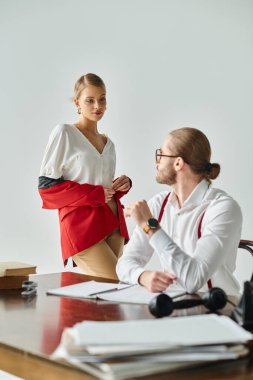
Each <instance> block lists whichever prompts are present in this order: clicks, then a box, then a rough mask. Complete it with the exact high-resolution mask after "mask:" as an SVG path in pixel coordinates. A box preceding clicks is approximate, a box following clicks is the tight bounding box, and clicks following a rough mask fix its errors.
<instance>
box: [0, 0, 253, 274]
mask: <svg viewBox="0 0 253 380" xmlns="http://www.w3.org/2000/svg"><path fill="white" fill-rule="evenodd" d="M252 16H253V1H251V0H248V1H247V0H97V1H94V2H91V1H87V0H43V1H37V0H0V46H1V59H0V83H1V86H0V106H1V135H0V136H1V137H0V162H1V187H0V192H1V193H0V194H1V207H0V210H1V219H0V259H1V260H3V261H5V260H22V261H26V262H31V263H35V264H37V266H38V272H39V273H42V272H52V271H59V270H62V268H63V266H62V262H61V253H60V243H59V228H58V219H57V212H54V211H48V210H42V209H41V200H40V198H39V195H38V193H37V177H38V173H39V167H40V163H41V159H42V155H43V151H44V148H45V145H46V143H47V139H48V136H49V133H50V131H51V129H52V128H53V127H54V126H55V125H56V124H58V123H60V122H73V121H75V120H76V119H77V118H76V113H75V107H73V105H72V104H71V102H70V100H69V98H70V97H71V96H72V88H73V85H74V82H75V81H76V79H77V78H78V77H79V76H80V75H82V74H84V73H87V72H95V73H97V74H98V75H100V76H101V77H102V78H103V79H104V80H105V83H106V85H107V91H108V110H107V114H106V116H105V117H104V119H103V120H102V121H101V124H100V130H101V131H103V132H106V133H108V134H109V135H110V137H111V138H112V139H113V140H114V142H115V144H116V148H117V155H118V163H117V174H128V175H129V176H130V177H131V178H132V179H133V184H134V186H133V189H132V192H131V193H130V194H129V195H128V196H127V198H125V202H126V203H128V202H131V201H134V200H136V199H138V198H143V197H144V198H149V197H151V196H152V195H153V194H154V193H155V192H157V191H158V190H160V189H163V188H164V187H163V188H162V187H161V185H158V184H156V183H155V180H154V175H155V165H154V151H155V149H156V148H157V147H159V146H160V145H161V143H162V141H163V139H164V137H165V136H166V135H167V134H168V133H169V131H170V130H171V129H174V128H177V127H181V126H193V127H196V128H199V129H202V130H203V131H204V132H205V133H206V134H207V136H208V137H209V139H210V142H211V145H212V147H213V161H218V162H219V163H220V164H221V167H222V172H221V175H220V178H219V179H218V180H216V181H215V186H217V187H222V188H223V189H225V190H226V191H227V192H228V193H230V194H231V195H232V196H233V197H234V198H235V199H237V201H238V202H239V203H240V205H241V207H242V211H243V215H244V225H243V235H242V236H243V237H244V238H248V239H253V231H252V224H253V223H252V222H253V206H252V204H253V202H252V187H251V184H252V178H251V176H252V173H253V159H252V136H253V132H252V123H253V104H252V103H253V102H252V101H253V95H252V94H253V76H252V67H253V23H252ZM129 227H130V230H132V227H133V224H132V223H131V222H129ZM249 265H252V263H251V261H250V263H249V264H243V266H242V268H241V273H240V274H239V275H240V276H241V275H242V274H243V272H244V271H245V270H246V269H248V268H246V267H249ZM250 270H251V269H250Z"/></svg>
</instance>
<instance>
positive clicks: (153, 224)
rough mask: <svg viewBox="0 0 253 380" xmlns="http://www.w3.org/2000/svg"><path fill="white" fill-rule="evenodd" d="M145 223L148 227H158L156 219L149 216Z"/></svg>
mask: <svg viewBox="0 0 253 380" xmlns="http://www.w3.org/2000/svg"><path fill="white" fill-rule="evenodd" d="M147 225H148V226H149V227H150V228H157V227H158V220H156V219H154V218H150V219H149V220H148V222H147Z"/></svg>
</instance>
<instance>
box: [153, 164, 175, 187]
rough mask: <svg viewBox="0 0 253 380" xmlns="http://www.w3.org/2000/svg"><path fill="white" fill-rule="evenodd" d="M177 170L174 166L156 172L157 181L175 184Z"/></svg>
mask: <svg viewBox="0 0 253 380" xmlns="http://www.w3.org/2000/svg"><path fill="white" fill-rule="evenodd" d="M176 178H177V172H176V170H175V169H174V168H168V169H167V170H163V171H159V170H157V173H156V182H158V183H161V184H164V185H169V186H171V185H174V184H175V183H176Z"/></svg>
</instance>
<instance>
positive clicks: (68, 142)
mask: <svg viewBox="0 0 253 380" xmlns="http://www.w3.org/2000/svg"><path fill="white" fill-rule="evenodd" d="M73 102H74V103H75V105H76V107H77V113H78V114H79V116H80V119H79V120H78V121H77V122H76V123H75V124H63V125H57V126H56V127H55V128H54V130H53V131H52V133H51V135H50V138H49V142H48V145H47V147H46V151H45V154H44V158H43V161H42V165H41V169H40V177H39V192H40V195H41V197H42V200H43V208H48V209H59V221H60V228H61V246H62V255H63V260H64V264H66V263H67V260H68V258H69V257H72V259H73V261H74V263H75V265H77V266H78V267H79V268H80V269H81V270H82V271H83V272H84V273H86V274H89V275H95V276H100V277H106V278H112V279H117V275H116V271H115V267H116V263H117V260H118V257H119V256H120V255H121V254H122V251H123V245H124V241H126V240H128V233H127V228H126V223H125V219H124V216H123V210H122V208H123V206H122V205H121V203H120V198H121V197H122V196H123V195H125V194H126V193H127V192H128V191H129V189H130V187H131V181H130V179H129V178H128V177H126V176H125V175H122V176H120V177H119V178H117V179H116V180H115V179H114V174H115V165H116V158H115V148H114V144H113V142H112V141H111V140H110V139H109V138H108V137H107V136H106V135H104V134H101V133H99V132H98V129H97V123H98V121H100V120H101V119H102V117H103V115H104V112H105V110H106V88H105V85H104V82H103V81H102V79H101V78H99V77H98V76H97V75H95V74H86V75H83V76H82V77H80V78H79V79H78V81H77V82H76V84H75V88H74V97H73Z"/></svg>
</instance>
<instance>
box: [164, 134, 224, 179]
mask: <svg viewBox="0 0 253 380" xmlns="http://www.w3.org/2000/svg"><path fill="white" fill-rule="evenodd" d="M170 136H172V145H173V148H174V149H175V152H173V155H177V156H179V157H182V158H183V160H184V161H185V162H186V163H187V164H188V165H189V166H190V168H191V170H192V171H193V173H195V174H199V175H200V176H201V177H202V178H205V179H207V181H208V182H209V183H210V182H211V180H213V179H215V178H217V177H218V175H219V174H220V164H218V163H211V162H210V159H211V146H210V143H209V141H208V138H207V137H206V135H205V134H204V133H203V132H201V131H200V130H199V129H195V128H180V129H175V130H174V131H172V132H170Z"/></svg>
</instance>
